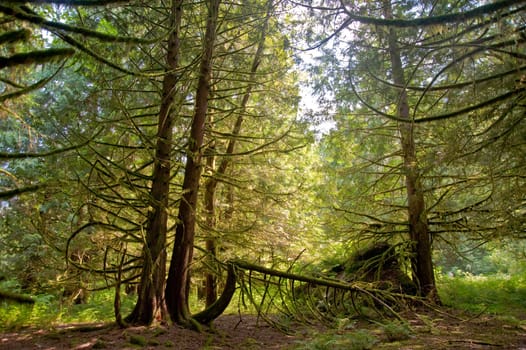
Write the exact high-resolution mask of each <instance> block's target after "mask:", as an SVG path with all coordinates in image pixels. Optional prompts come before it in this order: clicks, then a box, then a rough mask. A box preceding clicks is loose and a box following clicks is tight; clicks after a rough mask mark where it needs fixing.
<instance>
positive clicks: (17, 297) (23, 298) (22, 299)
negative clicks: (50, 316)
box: [0, 290, 35, 304]
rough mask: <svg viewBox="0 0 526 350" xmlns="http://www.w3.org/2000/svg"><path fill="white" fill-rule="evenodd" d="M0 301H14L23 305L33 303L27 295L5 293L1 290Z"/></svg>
mask: <svg viewBox="0 0 526 350" xmlns="http://www.w3.org/2000/svg"><path fill="white" fill-rule="evenodd" d="M0 300H10V301H16V302H18V303H23V304H34V303H35V300H34V299H33V298H32V297H30V296H28V295H25V294H19V293H13V292H6V291H3V290H0Z"/></svg>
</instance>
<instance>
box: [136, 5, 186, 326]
mask: <svg viewBox="0 0 526 350" xmlns="http://www.w3.org/2000/svg"><path fill="white" fill-rule="evenodd" d="M182 2H183V0H173V1H172V8H171V11H172V12H171V13H172V23H171V28H172V32H171V33H170V36H169V39H168V50H167V55H166V64H167V68H166V73H165V76H164V79H163V90H162V99H161V106H160V110H159V118H158V124H157V125H158V128H157V144H156V150H155V164H154V169H153V175H152V188H151V191H150V207H151V209H150V213H149V215H148V226H147V229H146V237H145V245H144V247H143V253H142V256H143V268H142V273H141V282H140V284H139V291H138V299H137V303H136V304H135V308H134V309H133V311H132V313H131V314H130V315H129V316H128V317H127V318H126V321H127V322H130V323H134V324H145V325H148V324H151V323H152V322H153V320H154V319H166V318H167V312H166V311H167V310H166V305H165V301H164V288H165V279H166V231H167V222H168V213H167V208H168V194H169V193H170V173H171V149H172V136H173V135H172V134H173V131H172V126H173V118H174V117H173V113H172V104H173V101H174V96H175V91H176V85H177V76H176V74H175V71H176V69H177V67H178V65H179V48H180V40H179V31H180V25H181V17H182Z"/></svg>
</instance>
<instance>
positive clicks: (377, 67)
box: [0, 0, 526, 326]
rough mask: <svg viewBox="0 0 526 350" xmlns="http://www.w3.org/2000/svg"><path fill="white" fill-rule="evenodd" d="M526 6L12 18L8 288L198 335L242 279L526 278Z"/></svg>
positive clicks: (86, 12) (22, 9) (105, 4)
mask: <svg viewBox="0 0 526 350" xmlns="http://www.w3.org/2000/svg"><path fill="white" fill-rule="evenodd" d="M525 6H526V2H525V1H510V0H502V1H495V2H487V3H486V2H480V1H471V0H459V1H428V0H423V1H420V0H402V1H390V0H378V1H359V0H353V1H332V0H325V1H324V0H320V1H300V2H294V1H278V0H249V1H243V2H226V1H221V0H206V1H184V0H170V1H168V0H161V1H142V0H137V1H114V0H72V1H65V0H40V1H37V0H33V1H15V0H13V1H10V0H8V1H2V3H1V4H0V14H1V15H0V19H1V21H0V28H1V29H0V90H1V91H0V93H1V94H0V102H1V105H0V129H1V133H0V219H1V221H0V257H1V258H0V273H1V276H0V278H2V279H3V280H2V282H0V283H1V284H0V289H1V290H9V291H12V292H17V293H26V294H30V295H41V296H43V298H47V300H51V299H53V300H55V299H56V300H62V302H77V303H83V302H86V300H87V298H88V296H89V295H92V294H93V293H96V292H97V291H101V290H111V291H116V294H115V295H116V297H115V302H116V305H117V306H116V313H115V316H116V318H117V320H118V322H121V323H134V324H150V323H152V322H153V321H154V320H155V319H170V320H171V321H173V322H175V323H178V324H181V325H185V326H189V325H192V324H193V322H194V320H195V319H197V320H198V321H199V322H202V323H207V322H209V321H210V320H211V319H213V318H214V317H217V315H216V314H215V313H214V312H212V313H206V312H205V313H199V314H197V318H196V315H195V314H194V312H195V311H199V310H191V307H190V303H191V300H193V298H196V299H203V300H205V302H204V303H205V304H206V305H207V306H209V308H207V309H206V310H211V309H213V308H212V307H211V306H212V305H217V302H216V301H218V299H217V298H218V296H219V295H220V294H221V290H219V291H218V289H219V288H218V286H220V287H222V286H223V284H224V282H223V280H224V278H225V276H226V274H227V272H226V271H227V267H226V266H227V262H228V261H232V260H233V259H236V260H241V261H245V262H250V263H251V264H254V265H257V266H266V267H269V268H270V267H272V268H273V269H278V270H279V269H281V270H288V271H296V272H297V273H299V274H303V273H307V272H308V273H309V274H316V273H322V272H324V271H325V272H326V271H331V269H334V267H335V266H339V265H342V264H345V262H346V261H348V259H349V257H350V256H352V255H353V254H354V253H355V252H356V251H360V249H363V248H364V247H366V246H369V245H372V244H373V245H374V244H376V243H378V242H382V243H388V244H389V246H390V247H392V249H393V250H395V251H396V252H397V256H398V257H399V260H400V263H401V267H402V269H403V271H404V272H405V274H406V275H407V277H408V278H410V280H411V281H412V282H413V283H414V286H415V293H416V295H417V296H419V297H422V298H425V299H426V300H427V301H429V302H432V303H436V304H440V303H441V300H440V299H441V298H440V295H441V290H440V283H438V282H439V281H440V280H442V279H446V278H454V277H452V276H457V277H458V276H488V275H501V276H506V278H519V279H520V278H523V277H522V276H524V271H525V268H526V266H525V263H526V260H525V254H526V251H525V248H526V244H525V240H524V239H525V238H526V219H525V218H526V198H525V193H526V190H525V165H526V125H525V117H524V116H525V108H526V104H525V94H526V75H525V74H526V73H525V70H526V65H525V64H526V36H525V25H526V17H525V15H526V12H525V11H524V9H525ZM448 276H449V277H448ZM510 276H511V277H510ZM437 281H438V282H437ZM127 294H129V295H131V298H132V300H133V301H132V302H131V303H132V304H133V306H131V307H130V308H129V310H127V313H126V314H123V315H122V316H121V314H120V312H119V307H120V305H118V303H120V298H121V295H127ZM219 301H221V299H219ZM214 303H215V304H214ZM216 312H217V311H216Z"/></svg>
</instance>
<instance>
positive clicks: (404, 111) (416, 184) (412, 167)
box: [384, 0, 438, 302]
mask: <svg viewBox="0 0 526 350" xmlns="http://www.w3.org/2000/svg"><path fill="white" fill-rule="evenodd" d="M384 15H385V18H386V19H392V18H393V15H392V8H391V2H390V0H384ZM388 40H389V42H388V48H389V56H390V60H391V68H392V74H393V80H394V83H395V84H396V85H398V86H402V87H405V86H406V81H405V77H404V69H403V66H402V59H401V54H400V49H399V47H398V44H397V35H396V31H395V29H394V28H392V27H391V28H389V36H388ZM398 116H399V117H400V118H402V119H405V120H407V122H400V123H399V126H398V129H399V131H400V136H401V142H402V154H403V163H404V164H403V168H404V173H405V185H406V191H407V202H408V216H409V238H410V239H411V241H412V243H413V257H412V259H411V268H412V272H413V280H414V282H415V283H416V284H417V286H418V288H419V292H420V294H421V295H422V296H425V297H431V298H432V299H433V300H434V301H437V302H438V299H437V298H438V296H437V294H436V284H435V274H434V271H433V260H432V248H431V235H430V232H429V227H428V223H427V210H426V204H425V200H424V191H423V188H422V183H421V180H420V170H419V169H418V159H417V156H416V148H415V140H414V126H415V124H414V123H413V121H412V120H411V116H410V110H409V101H408V96H407V91H406V89H405V88H401V91H400V95H399V96H398Z"/></svg>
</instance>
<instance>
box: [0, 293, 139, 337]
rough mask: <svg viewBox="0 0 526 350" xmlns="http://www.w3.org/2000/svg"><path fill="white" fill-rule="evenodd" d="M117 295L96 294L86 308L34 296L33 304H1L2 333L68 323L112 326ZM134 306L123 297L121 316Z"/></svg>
mask: <svg viewBox="0 0 526 350" xmlns="http://www.w3.org/2000/svg"><path fill="white" fill-rule="evenodd" d="M113 297H114V292H113V291H111V290H106V291H100V292H93V293H91V295H90V296H89V299H88V302H87V303H86V304H78V305H75V304H70V303H68V302H65V301H64V300H61V298H60V297H57V296H54V295H51V294H41V295H36V296H34V299H35V303H34V304H18V303H15V302H11V301H2V302H0V330H12V329H19V328H24V327H52V326H54V325H58V324H68V323H93V322H112V321H114V320H115V316H114V309H113ZM134 302H135V298H133V297H127V296H123V297H122V308H121V312H122V314H123V315H126V314H127V313H128V312H130V311H131V309H132V307H133V305H134Z"/></svg>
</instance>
